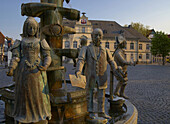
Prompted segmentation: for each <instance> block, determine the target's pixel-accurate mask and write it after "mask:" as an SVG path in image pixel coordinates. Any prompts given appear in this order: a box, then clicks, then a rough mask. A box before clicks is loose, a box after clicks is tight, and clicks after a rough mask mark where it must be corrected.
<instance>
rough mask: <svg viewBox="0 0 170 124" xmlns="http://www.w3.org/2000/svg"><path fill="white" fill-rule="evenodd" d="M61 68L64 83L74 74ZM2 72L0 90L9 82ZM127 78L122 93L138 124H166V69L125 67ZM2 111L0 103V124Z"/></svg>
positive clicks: (169, 85)
mask: <svg viewBox="0 0 170 124" xmlns="http://www.w3.org/2000/svg"><path fill="white" fill-rule="evenodd" d="M64 66H65V67H66V68H67V71H68V72H67V73H66V78H67V79H68V74H70V73H71V74H74V68H73V66H72V64H67V65H64ZM6 71H7V70H6V69H3V68H2V67H0V87H3V86H6V85H8V84H10V83H11V82H12V78H10V77H7V76H6ZM108 74H109V67H108ZM108 77H109V75H108ZM128 78H129V81H128V85H127V87H126V89H125V93H126V94H127V95H128V96H129V98H130V99H129V101H130V102H131V103H133V104H134V105H135V107H136V108H137V110H138V114H139V115H138V124H170V66H169V65H166V66H160V65H137V66H129V67H128ZM108 80H109V79H108ZM108 82H109V81H108ZM116 83H117V81H116V80H115V85H116ZM107 91H109V83H108V88H107ZM3 111H4V103H3V102H2V101H0V123H1V121H2V120H4V115H3V113H4V112H3Z"/></svg>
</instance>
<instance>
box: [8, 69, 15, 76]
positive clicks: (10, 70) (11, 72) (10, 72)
mask: <svg viewBox="0 0 170 124" xmlns="http://www.w3.org/2000/svg"><path fill="white" fill-rule="evenodd" d="M13 72H14V70H13V68H9V70H8V72H7V73H6V74H7V76H13Z"/></svg>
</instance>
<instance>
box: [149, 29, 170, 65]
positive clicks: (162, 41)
mask: <svg viewBox="0 0 170 124" xmlns="http://www.w3.org/2000/svg"><path fill="white" fill-rule="evenodd" d="M151 52H152V54H153V55H162V57H163V64H164V58H165V57H166V55H168V54H169V52H170V39H169V38H168V36H167V35H166V34H165V33H164V32H162V31H160V32H156V34H154V38H153V39H152V46H151Z"/></svg>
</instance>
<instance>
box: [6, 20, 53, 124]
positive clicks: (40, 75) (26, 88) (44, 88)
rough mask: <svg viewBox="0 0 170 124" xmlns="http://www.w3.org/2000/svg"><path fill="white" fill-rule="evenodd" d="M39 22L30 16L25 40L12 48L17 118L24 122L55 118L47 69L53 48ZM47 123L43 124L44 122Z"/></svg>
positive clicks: (26, 23)
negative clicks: (41, 35)
mask: <svg viewBox="0 0 170 124" xmlns="http://www.w3.org/2000/svg"><path fill="white" fill-rule="evenodd" d="M38 29H39V28H38V23H37V21H36V20H35V19H34V18H33V17H28V18H27V19H26V21H25V23H24V26H23V39H22V41H16V42H15V44H14V45H13V47H12V50H11V51H12V60H11V63H10V66H9V71H8V73H7V75H8V76H12V75H13V76H14V81H15V103H14V112H13V117H14V119H15V120H16V121H18V122H21V123H36V122H40V121H44V122H45V123H47V120H48V119H51V106H50V98H49V89H48V83H47V76H46V70H47V68H48V66H49V65H50V63H51V57H50V47H49V45H48V43H47V42H46V40H45V39H43V40H40V39H38V38H37V36H38ZM44 122H43V123H44Z"/></svg>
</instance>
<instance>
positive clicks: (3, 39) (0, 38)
mask: <svg viewBox="0 0 170 124" xmlns="http://www.w3.org/2000/svg"><path fill="white" fill-rule="evenodd" d="M4 42H5V36H4V35H3V34H2V32H0V44H4Z"/></svg>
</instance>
